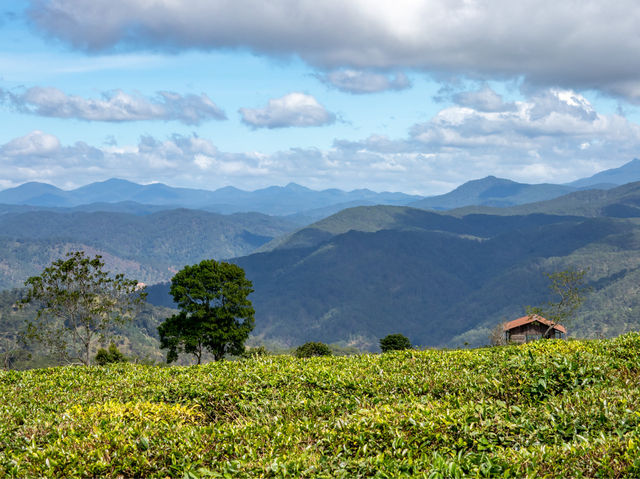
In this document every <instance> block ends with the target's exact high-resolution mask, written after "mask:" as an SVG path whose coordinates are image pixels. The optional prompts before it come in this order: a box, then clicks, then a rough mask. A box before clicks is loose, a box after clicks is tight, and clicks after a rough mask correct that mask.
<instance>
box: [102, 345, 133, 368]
mask: <svg viewBox="0 0 640 479" xmlns="http://www.w3.org/2000/svg"><path fill="white" fill-rule="evenodd" d="M125 362H127V358H126V357H125V355H124V354H122V353H121V352H120V350H119V349H118V347H117V346H116V345H115V343H114V342H113V341H112V342H111V344H109V349H104V348H100V349H98V352H97V353H96V363H98V364H99V365H101V366H104V365H105V364H111V363H125Z"/></svg>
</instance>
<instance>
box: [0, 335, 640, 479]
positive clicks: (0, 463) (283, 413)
mask: <svg viewBox="0 0 640 479" xmlns="http://www.w3.org/2000/svg"><path fill="white" fill-rule="evenodd" d="M639 359H640V335H639V334H636V333H631V334H627V335H625V336H621V337H619V338H616V339H613V340H600V341H540V342H536V343H530V344H528V345H524V346H508V347H501V348H486V349H478V350H455V351H438V350H430V351H406V352H397V353H388V354H384V355H358V356H350V357H322V358H312V359H295V358H292V357H288V356H267V357H258V358H255V359H250V360H243V361H237V362H221V363H213V364H207V365H203V366H192V367H153V366H140V365H131V364H123V365H116V366H105V367H65V368H49V369H39V370H32V371H24V372H17V371H6V372H0V397H1V398H3V400H2V401H1V402H0V476H2V477H4V476H8V477H181V478H182V477H184V478H196V477H197V478H200V477H202V478H204V477H233V478H235V477H314V478H315V477H327V478H333V477H345V478H347V477H348V478H351V477H403V476H406V477H468V476H473V477H496V476H500V477H543V476H547V477H637V476H639V475H640V362H639Z"/></svg>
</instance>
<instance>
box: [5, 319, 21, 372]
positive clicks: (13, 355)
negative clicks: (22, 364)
mask: <svg viewBox="0 0 640 479" xmlns="http://www.w3.org/2000/svg"><path fill="white" fill-rule="evenodd" d="M0 317H2V315H1V314H0ZM21 353H24V351H23V350H22V348H21V347H20V342H19V340H18V336H17V334H16V333H11V332H2V333H0V367H1V368H2V369H10V368H11V366H12V365H13V362H14V361H15V360H16V359H18V358H19V357H20V356H21Z"/></svg>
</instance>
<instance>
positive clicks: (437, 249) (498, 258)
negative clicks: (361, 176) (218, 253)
mask: <svg viewBox="0 0 640 479" xmlns="http://www.w3.org/2000/svg"><path fill="white" fill-rule="evenodd" d="M385 211H386V212H387V213H388V212H389V210H388V208H387V209H385ZM356 212H357V211H349V212H347V214H349V215H353V214H354V213H356ZM397 212H398V213H399V216H396V217H395V219H396V221H397V220H398V218H399V217H404V218H407V219H408V221H407V222H405V223H401V222H399V221H397V222H396V223H395V225H394V226H393V227H389V228H388V229H380V230H378V231H373V232H371V231H355V230H350V231H347V232H346V233H336V234H333V235H332V234H331V233H329V232H328V229H330V228H326V226H327V221H325V222H324V226H325V227H324V228H320V226H322V225H313V226H312V227H310V228H309V229H310V230H312V232H313V233H309V234H308V235H307V234H306V232H305V230H302V231H300V232H298V233H296V235H298V237H302V238H305V239H306V240H308V241H307V245H306V246H303V245H301V244H300V242H298V241H296V242H293V243H284V244H283V245H280V246H279V247H277V248H276V249H274V250H272V251H269V252H265V253H259V254H253V255H250V256H247V257H244V258H239V259H237V260H236V261H237V262H238V264H239V265H240V266H242V267H243V268H244V269H245V270H246V272H247V277H248V278H250V279H251V280H252V281H253V282H254V287H255V290H256V292H255V293H254V295H253V297H252V298H253V299H252V300H253V302H254V306H255V308H256V311H257V313H256V329H255V331H254V333H255V334H256V335H257V336H258V337H260V338H264V339H269V340H274V339H278V340H280V341H282V342H284V343H287V344H299V343H302V342H305V341H310V340H321V341H324V342H335V341H340V340H343V341H346V342H347V343H349V344H354V345H358V346H361V347H375V346H376V345H377V339H378V338H380V337H383V336H385V335H386V334H389V333H394V332H398V331H400V332H402V333H404V334H406V335H408V336H409V337H410V339H411V340H412V341H414V343H415V344H420V345H424V346H444V345H449V346H456V345H461V344H463V343H464V342H469V343H470V344H473V345H478V344H486V342H487V340H488V334H489V331H490V329H491V328H492V327H493V326H494V325H495V324H497V323H499V322H500V321H501V320H503V319H504V318H515V317H517V315H521V314H523V313H524V307H525V306H526V305H535V304H539V303H542V302H544V301H545V300H546V299H548V298H547V290H546V283H545V278H544V276H543V274H542V272H544V271H555V270H558V269H564V268H567V267H570V266H575V267H578V268H591V271H590V273H589V280H590V281H592V282H594V284H596V285H597V286H598V289H597V290H596V291H595V293H594V296H593V298H594V300H595V298H596V297H597V294H600V293H601V291H600V290H601V289H602V287H604V285H605V284H608V286H607V287H608V288H609V289H610V290H611V291H612V293H611V294H614V295H615V296H614V298H619V299H622V296H623V295H624V290H623V289H621V285H622V284H623V283H625V282H628V281H629V278H630V276H629V275H632V274H633V271H634V269H633V268H635V267H637V266H640V257H639V256H638V254H637V253H638V248H639V243H638V241H637V239H638V238H640V223H639V222H638V221H636V220H627V219H618V218H593V219H585V218H579V217H554V216H551V215H548V216H545V215H532V216H524V217H485V218H482V217H481V215H471V216H469V217H464V218H460V219H458V218H452V217H446V216H444V217H442V218H439V215H430V214H428V213H426V214H425V213H424V212H421V211H418V210H415V214H414V212H413V211H411V210H397ZM365 214H366V212H363V215H365ZM339 216H340V215H339ZM382 216H384V215H382ZM376 217H380V216H376ZM416 218H421V219H423V220H428V219H431V220H432V221H426V222H425V223H423V224H422V225H421V226H420V227H419V226H418V225H419V222H418V221H415V220H416ZM340 223H341V219H340V218H336V221H335V222H330V224H334V225H335V224H340ZM391 223H393V221H390V222H389V223H388V225H387V226H391ZM318 231H319V232H321V233H322V235H323V237H322V238H319V237H318ZM296 235H294V237H296ZM294 239H295V238H294ZM608 279H609V280H610V284H609V283H607V281H608ZM639 300H640V298H638V299H636V298H635V297H633V298H627V299H626V301H625V303H626V304H627V306H631V307H632V309H633V310H634V311H635V310H636V309H638V308H639V307H640V301H639ZM613 301H615V299H614V300H613ZM621 304H622V303H621ZM590 307H595V306H594V303H587V305H585V310H584V312H583V315H584V314H586V312H587V311H589V308H590ZM618 309H619V308H617V309H614V310H609V315H610V316H615V315H616V313H617V312H619V311H618ZM631 325H635V326H640V324H638V321H637V319H635V318H630V319H629V322H628V323H626V324H625V325H624V326H622V325H620V324H617V325H615V324H614V323H612V322H611V320H610V319H609V320H607V321H606V322H605V323H602V324H597V323H596V324H589V326H588V328H586V329H584V328H582V327H580V328H577V329H575V330H574V331H572V332H573V333H574V334H576V335H582V334H583V333H585V334H586V333H587V332H588V333H594V331H597V332H598V333H605V334H615V333H617V332H620V328H621V327H622V328H623V329H624V328H625V327H629V326H631Z"/></svg>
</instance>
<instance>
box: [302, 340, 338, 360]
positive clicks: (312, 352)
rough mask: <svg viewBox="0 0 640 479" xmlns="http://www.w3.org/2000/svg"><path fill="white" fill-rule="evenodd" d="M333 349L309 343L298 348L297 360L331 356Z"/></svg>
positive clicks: (316, 343) (321, 344)
mask: <svg viewBox="0 0 640 479" xmlns="http://www.w3.org/2000/svg"><path fill="white" fill-rule="evenodd" d="M331 354H332V353H331V349H330V348H329V346H327V345H326V344H324V343H320V342H309V343H304V344H303V345H302V346H298V347H297V348H296V350H295V353H294V355H295V356H296V357H297V358H310V357H312V356H331Z"/></svg>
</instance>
